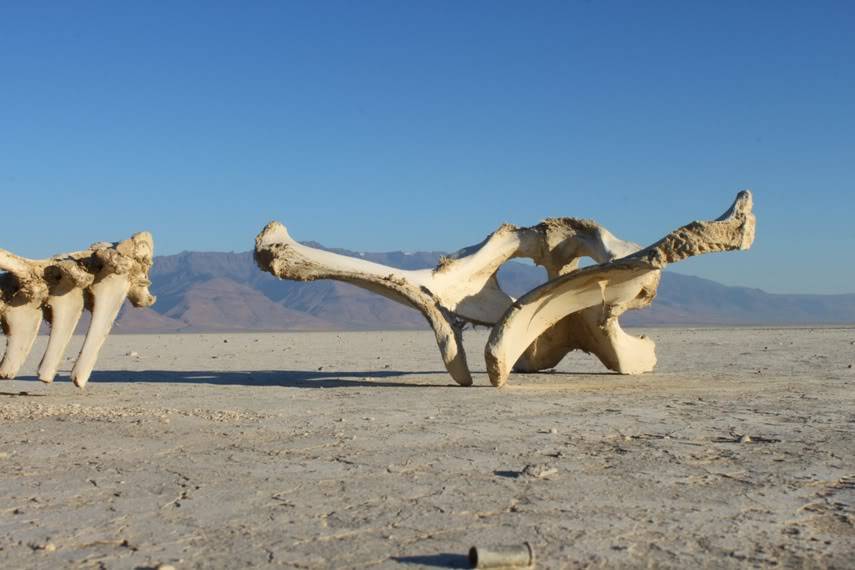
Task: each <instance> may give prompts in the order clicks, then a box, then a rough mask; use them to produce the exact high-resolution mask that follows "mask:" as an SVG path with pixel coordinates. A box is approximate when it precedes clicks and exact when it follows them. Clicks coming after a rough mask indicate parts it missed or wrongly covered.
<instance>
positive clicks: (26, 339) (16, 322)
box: [0, 303, 42, 378]
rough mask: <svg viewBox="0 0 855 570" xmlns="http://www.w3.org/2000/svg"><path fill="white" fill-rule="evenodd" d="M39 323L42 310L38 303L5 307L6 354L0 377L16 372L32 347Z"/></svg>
mask: <svg viewBox="0 0 855 570" xmlns="http://www.w3.org/2000/svg"><path fill="white" fill-rule="evenodd" d="M41 324H42V310H41V308H40V307H39V306H38V305H33V304H31V303H24V304H21V305H15V306H7V307H6V311H5V312H4V313H3V332H4V333H5V334H6V354H4V355H3V362H2V364H0V378H14V377H15V376H16V375H17V374H18V370H20V368H21V366H22V365H23V364H24V361H25V360H26V359H27V355H28V354H29V353H30V350H31V349H32V348H33V343H34V342H35V340H36V336H38V334H39V325H41Z"/></svg>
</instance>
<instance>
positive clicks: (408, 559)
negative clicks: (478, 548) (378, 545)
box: [393, 553, 472, 568]
mask: <svg viewBox="0 0 855 570" xmlns="http://www.w3.org/2000/svg"><path fill="white" fill-rule="evenodd" d="M393 560H395V561H396V562H400V563H402V564H420V565H422V566H435V567H437V568H472V565H471V564H469V558H468V557H467V556H464V555H462V554H449V553H442V554H431V555H428V556H400V557H396V558H394V559H393Z"/></svg>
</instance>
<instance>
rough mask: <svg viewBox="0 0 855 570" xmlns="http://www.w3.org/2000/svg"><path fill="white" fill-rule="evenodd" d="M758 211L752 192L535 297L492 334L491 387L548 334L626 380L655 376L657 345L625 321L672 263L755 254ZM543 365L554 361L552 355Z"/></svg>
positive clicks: (512, 311)
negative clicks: (712, 216) (716, 214)
mask: <svg viewBox="0 0 855 570" xmlns="http://www.w3.org/2000/svg"><path fill="white" fill-rule="evenodd" d="M751 208H752V198H751V193H750V192H748V191H743V192H740V193H739V195H738V196H737V198H736V201H735V202H734V203H733V205H732V206H731V208H730V209H729V210H728V211H727V212H725V213H724V215H722V216H721V217H720V218H718V219H717V220H714V221H709V222H700V221H698V222H692V223H690V224H688V225H685V226H683V227H681V228H679V229H677V230H674V231H673V232H671V233H670V234H668V235H667V236H665V237H664V238H662V239H661V240H659V241H658V242H656V243H655V244H653V245H651V246H649V247H646V248H644V249H642V250H640V251H637V252H635V253H632V254H630V255H627V256H625V257H622V258H620V259H616V260H613V261H609V262H606V263H601V264H598V265H594V266H591V267H585V268H583V269H579V270H577V271H573V272H571V273H568V274H565V275H562V276H561V277H558V278H557V279H552V280H550V281H549V282H547V283H545V284H544V285H541V286H540V287H537V288H535V289H533V290H532V291H530V292H528V293H527V294H525V295H524V296H523V297H522V298H520V299H519V300H517V301H516V302H515V303H514V304H513V306H512V307H511V308H510V309H509V310H508V311H507V313H506V314H505V315H504V316H503V317H502V319H501V320H500V321H499V322H498V323H496V325H495V326H494V327H493V330H492V331H491V334H490V339H489V341H488V343H487V347H486V349H485V358H486V361H487V372H488V374H489V376H490V382H491V383H492V384H493V385H494V386H502V385H504V384H505V382H506V381H507V379H508V375H509V374H510V370H511V367H512V366H513V364H514V362H516V361H517V359H518V358H519V357H520V356H521V355H522V354H523V352H524V351H525V350H526V349H527V347H529V346H530V345H531V343H532V342H533V341H534V340H535V339H537V338H538V337H541V335H543V334H545V333H546V334H549V335H554V336H557V337H559V338H563V339H564V340H565V342H567V343H568V344H570V345H572V346H573V348H581V349H582V350H585V351H587V352H592V353H594V354H595V355H597V356H598V357H599V358H600V360H602V362H603V363H604V364H605V365H606V366H607V367H608V368H611V369H612V370H616V371H618V372H621V373H625V374H636V373H641V372H647V371H649V370H652V369H653V366H654V365H655V364H656V356H655V352H654V348H655V345H654V343H653V341H651V340H649V339H646V338H636V337H633V336H631V335H628V334H627V333H625V332H624V331H623V330H622V329H621V328H620V324H619V323H618V320H617V318H618V316H619V315H620V314H622V313H623V312H624V311H626V310H628V309H637V308H641V307H645V306H647V305H649V304H650V303H651V302H652V301H653V298H654V297H655V295H656V287H657V285H658V283H659V277H660V271H661V270H662V269H663V268H664V267H665V266H667V265H668V264H669V263H675V262H677V261H681V260H683V259H686V258H688V257H691V256H694V255H700V254H704V253H712V252H717V251H732V250H738V249H748V248H749V247H750V246H751V244H752V242H753V241H754V229H755V218H754V215H753V214H752V212H751ZM555 346H558V343H556V344H555ZM562 356H563V354H562ZM541 359H543V360H550V361H552V360H554V359H550V358H549V357H548V355H547V356H541Z"/></svg>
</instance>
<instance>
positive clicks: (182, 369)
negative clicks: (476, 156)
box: [0, 328, 855, 570]
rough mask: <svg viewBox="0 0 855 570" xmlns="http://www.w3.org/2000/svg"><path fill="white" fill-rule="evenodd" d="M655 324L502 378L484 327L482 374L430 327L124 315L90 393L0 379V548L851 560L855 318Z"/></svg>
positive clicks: (327, 563) (104, 556) (331, 557)
mask: <svg viewBox="0 0 855 570" xmlns="http://www.w3.org/2000/svg"><path fill="white" fill-rule="evenodd" d="M636 332H638V331H636ZM645 332H647V333H648V334H649V335H650V336H651V337H652V338H654V339H655V340H656V341H657V343H658V353H659V367H658V369H657V371H656V372H655V373H653V374H646V375H643V376H637V377H628V376H619V375H615V374H611V373H604V372H605V371H604V369H603V368H602V367H601V365H600V364H599V363H598V362H597V361H595V360H594V359H593V358H592V357H590V356H588V355H585V354H578V355H576V354H574V355H571V356H570V357H568V358H567V359H566V360H565V361H564V362H563V363H562V365H561V366H560V368H559V369H558V370H556V371H555V372H554V373H546V374H534V375H522V374H514V375H512V376H511V379H510V385H509V386H508V387H506V388H504V389H502V390H496V389H494V388H492V387H490V386H489V383H488V380H487V377H486V375H485V374H484V373H483V370H484V365H483V345H484V341H485V338H486V337H485V334H484V333H483V332H468V333H467V335H468V339H467V352H468V355H469V360H470V364H471V366H472V368H473V369H474V370H475V371H476V372H477V373H476V374H475V382H476V386H475V387H472V388H460V387H457V386H455V385H452V383H451V380H450V378H449V377H448V375H447V374H446V373H445V372H444V371H443V369H442V365H441V362H440V359H439V355H438V353H437V350H436V347H435V346H434V342H433V336H432V334H431V333H430V332H375V333H304V334H299V333H293V334H210V335H126V336H122V335H113V336H111V337H110V338H109V340H108V341H107V345H106V347H105V349H104V351H103V352H102V354H101V358H100V361H99V364H98V368H97V371H96V372H95V374H94V376H93V378H92V381H91V382H90V384H89V385H88V386H87V388H86V389H85V390H84V391H80V390H78V389H77V388H75V387H73V386H72V385H71V384H70V383H69V382H68V380H67V379H66V378H62V379H61V380H59V381H58V382H57V383H56V384H54V385H43V384H41V383H40V382H38V381H36V380H35V379H34V377H33V374H34V370H35V366H36V361H37V359H38V357H37V356H36V355H35V354H34V355H32V356H31V362H29V363H28V367H27V369H26V370H25V371H24V374H25V377H24V378H23V379H20V380H16V381H11V382H4V383H0V422H2V431H0V440H1V441H2V445H0V474H2V478H1V479H0V491H2V492H0V512H2V517H0V529H2V532H0V568H60V567H68V566H71V567H92V568H99V567H100V568H110V569H112V568H147V567H152V566H156V565H157V564H171V565H174V566H175V567H176V568H178V569H182V568H245V567H251V566H260V567H265V566H281V567H287V568H401V569H414V570H415V569H418V568H428V569H429V568H465V567H467V566H468V564H467V561H466V557H465V555H466V552H467V550H468V548H469V547H470V546H471V545H476V544H477V545H485V544H497V543H498V544H502V543H513V544H516V543H522V542H523V541H529V542H530V543H531V544H532V545H533V546H534V549H535V551H536V554H537V560H538V567H539V568H605V567H608V568H627V567H663V568H750V567H758V568H771V567H779V568H780V567H785V568H790V567H794V568H826V567H829V568H831V567H834V568H852V567H855V438H853V434H855V390H853V388H855V370H853V369H852V368H851V365H852V364H853V363H855V330H853V329H845V328H838V329H819V328H817V329H749V328H743V329H649V330H647V331H645ZM38 342H39V343H40V345H39V347H37V349H36V351H34V352H38V353H39V354H40V347H41V346H43V344H44V342H45V339H44V338H40V339H39V341H38ZM79 342H80V339H77V340H76V343H77V344H76V345H75V346H74V347H72V348H73V349H74V350H73V351H69V354H72V353H75V354H76V350H77V347H78V346H79ZM132 352H136V353H139V354H138V355H131V354H130V353H132ZM68 364H70V361H68V362H67V365H68Z"/></svg>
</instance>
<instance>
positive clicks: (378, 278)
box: [255, 218, 639, 386]
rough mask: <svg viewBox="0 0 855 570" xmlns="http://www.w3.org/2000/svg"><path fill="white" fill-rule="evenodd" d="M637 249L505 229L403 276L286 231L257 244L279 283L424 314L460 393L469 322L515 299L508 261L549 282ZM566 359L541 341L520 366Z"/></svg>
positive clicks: (574, 233)
mask: <svg viewBox="0 0 855 570" xmlns="http://www.w3.org/2000/svg"><path fill="white" fill-rule="evenodd" d="M638 249H639V246H638V245H636V244H633V243H630V242H625V241H623V240H620V239H618V238H616V237H615V236H614V235H612V234H611V233H610V232H609V231H608V230H606V229H605V228H603V227H601V226H599V225H598V224H596V223H595V222H592V221H590V220H580V219H576V218H556V219H548V220H545V221H544V222H542V223H540V224H538V225H536V226H532V227H527V228H518V227H516V226H512V225H509V224H505V225H503V226H501V227H500V228H499V229H497V230H496V231H495V232H493V233H492V234H491V235H490V236H488V237H487V239H485V240H484V241H483V242H481V243H480V244H477V245H474V246H471V247H467V248H464V249H462V250H460V251H458V252H457V253H455V254H453V255H451V256H449V257H446V258H443V259H442V260H441V261H440V263H439V264H438V265H437V266H436V267H435V268H433V269H421V270H403V269H397V268H394V267H388V266H385V265H381V264H379V263H372V262H370V261H366V260H364V259H357V258H353V257H348V256H344V255H339V254H336V253H332V252H329V251H324V250H320V249H316V248H312V247H308V246H305V245H303V244H301V243H299V242H297V241H295V240H294V239H293V238H291V236H290V235H289V234H288V231H287V230H286V228H285V226H283V225H282V224H280V223H278V222H271V223H270V224H268V225H267V226H266V227H265V228H264V229H263V230H262V231H261V233H260V234H259V235H258V237H257V238H256V240H255V260H256V263H257V264H258V266H259V267H260V268H261V269H262V270H264V271H269V272H270V273H272V274H273V275H276V276H277V277H279V278H282V279H294V280H298V281H311V280H314V279H336V280H339V281H345V282H348V283H351V284H353V285H357V286H359V287H362V288H365V289H368V290H370V291H373V292H375V293H378V294H380V295H383V296H385V297H387V298H390V299H392V300H395V301H398V302H400V303H403V304H405V305H409V306H411V307H414V308H415V309H417V310H419V311H420V312H421V313H422V315H424V316H425V318H426V319H427V320H428V322H429V323H430V325H431V327H433V330H434V333H435V335H436V340H437V344H438V346H439V349H440V353H441V355H442V359H443V362H444V364H445V366H446V368H447V370H448V372H449V373H450V374H451V376H452V378H454V380H455V381H456V382H457V383H458V384H461V385H464V386H468V385H470V384H471V383H472V377H471V374H470V372H469V367H468V365H467V363H466V355H465V354H464V351H463V344H462V336H461V335H462V329H463V325H464V324H465V323H467V322H469V323H474V324H479V325H488V326H490V325H493V324H494V323H496V322H497V321H498V320H499V319H500V318H501V317H502V315H504V314H505V312H506V311H507V310H508V309H509V308H510V307H511V304H512V303H513V298H511V297H510V296H509V295H508V294H506V293H505V292H504V291H502V290H501V288H500V287H499V284H498V281H497V279H496V272H497V271H498V269H499V267H501V265H502V264H504V263H505V262H506V261H508V260H509V259H511V258H515V257H527V258H530V259H532V260H533V261H534V262H535V263H536V264H538V265H541V266H543V267H545V268H546V270H547V274H548V276H549V277H550V278H555V277H558V276H560V275H562V274H564V273H567V272H572V271H574V270H575V269H576V268H577V267H578V264H579V260H580V259H581V258H582V257H591V258H593V259H594V260H595V261H597V262H598V263H602V262H607V261H610V260H612V259H615V258H618V257H623V256H625V255H627V254H629V253H632V252H634V251H637V250H638ZM562 350H563V351H564V353H562V354H561V356H563V355H564V354H566V352H567V351H568V350H570V348H568V347H567V343H566V342H564V339H561V338H558V337H551V336H544V337H543V338H542V339H538V340H537V342H536V343H533V344H532V354H531V358H528V356H527V355H526V356H524V357H523V358H521V359H520V360H519V363H518V366H519V368H521V369H523V370H536V369H539V368H538V366H539V363H540V360H541V359H539V358H538V356H539V355H544V354H548V355H549V356H550V358H553V357H554V356H555V355H556V354H558V353H561V351H562Z"/></svg>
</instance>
